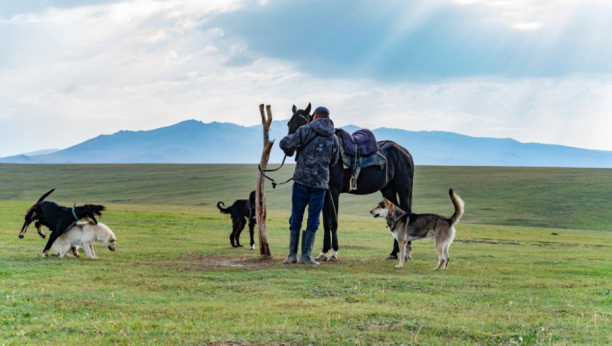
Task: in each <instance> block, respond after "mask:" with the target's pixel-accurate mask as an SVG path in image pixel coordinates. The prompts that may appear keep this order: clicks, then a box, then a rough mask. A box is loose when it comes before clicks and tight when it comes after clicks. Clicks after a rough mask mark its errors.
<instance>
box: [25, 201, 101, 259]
mask: <svg viewBox="0 0 612 346" xmlns="http://www.w3.org/2000/svg"><path fill="white" fill-rule="evenodd" d="M53 191H55V189H53V190H51V191H49V192H47V193H45V194H44V195H43V196H42V197H40V198H39V199H38V201H37V202H36V204H34V205H33V206H31V207H30V209H28V211H27V212H26V215H25V222H24V223H23V227H21V232H20V233H19V238H23V237H24V235H25V233H26V231H27V230H28V226H29V225H30V223H32V221H34V220H36V223H35V224H34V225H35V226H36V229H37V230H38V234H39V235H40V236H41V237H43V238H45V237H46V234H44V233H43V231H42V229H41V227H42V226H46V227H47V228H49V230H51V232H52V233H51V235H50V236H49V240H48V241H47V245H45V249H44V250H43V256H44V257H46V256H47V253H48V252H49V250H50V249H51V246H52V245H53V242H55V240H56V239H57V238H58V237H59V236H60V235H62V233H64V232H65V231H66V230H68V229H69V228H71V227H72V226H74V224H75V223H76V222H77V221H79V220H86V221H88V222H89V223H90V224H92V225H97V224H98V220H96V215H98V216H102V211H104V210H106V208H105V207H104V206H103V205H94V204H85V205H83V206H80V207H77V206H76V205H75V206H74V207H72V208H66V207H62V206H60V205H58V204H57V203H55V202H51V201H45V200H44V199H45V198H47V196H49V195H50V194H51V193H52V192H53Z"/></svg>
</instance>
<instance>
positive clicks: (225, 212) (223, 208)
mask: <svg viewBox="0 0 612 346" xmlns="http://www.w3.org/2000/svg"><path fill="white" fill-rule="evenodd" d="M221 206H223V207H221ZM217 208H219V211H220V212H221V214H231V213H232V211H231V210H230V209H231V208H225V203H223V202H221V201H220V202H219V203H217Z"/></svg>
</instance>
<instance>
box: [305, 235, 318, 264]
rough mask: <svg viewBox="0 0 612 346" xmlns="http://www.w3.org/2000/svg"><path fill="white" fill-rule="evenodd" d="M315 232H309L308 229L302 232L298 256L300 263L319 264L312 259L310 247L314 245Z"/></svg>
mask: <svg viewBox="0 0 612 346" xmlns="http://www.w3.org/2000/svg"><path fill="white" fill-rule="evenodd" d="M316 234H317V233H316V232H311V231H308V230H306V231H304V232H302V257H300V263H302V264H315V265H319V264H320V263H319V262H315V260H313V259H312V247H313V246H314V240H315V235H316Z"/></svg>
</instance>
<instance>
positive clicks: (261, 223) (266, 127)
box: [255, 104, 274, 259]
mask: <svg viewBox="0 0 612 346" xmlns="http://www.w3.org/2000/svg"><path fill="white" fill-rule="evenodd" d="M266 110H267V112H268V117H267V118H266V115H265V114H264V105H263V104H261V105H259V112H260V113H261V123H262V124H263V153H262V154H261V161H260V163H259V166H260V167H261V169H262V170H265V169H267V168H268V160H269V159H270V151H271V150H272V146H273V145H274V140H272V141H271V142H270V125H271V124H272V109H271V107H270V105H267V106H266ZM265 181H266V180H265V178H264V177H263V175H262V173H261V172H259V171H258V174H257V187H256V189H255V191H256V192H255V217H256V218H257V233H258V235H259V254H260V255H261V258H262V259H271V258H272V252H271V251H270V244H269V243H268V235H267V233H266V216H267V213H266V196H265V194H264V183H265Z"/></svg>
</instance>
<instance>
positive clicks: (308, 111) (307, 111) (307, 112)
mask: <svg viewBox="0 0 612 346" xmlns="http://www.w3.org/2000/svg"><path fill="white" fill-rule="evenodd" d="M310 108H311V107H310V102H309V103H308V107H306V109H304V112H306V114H310Z"/></svg>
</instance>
